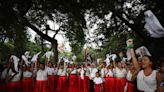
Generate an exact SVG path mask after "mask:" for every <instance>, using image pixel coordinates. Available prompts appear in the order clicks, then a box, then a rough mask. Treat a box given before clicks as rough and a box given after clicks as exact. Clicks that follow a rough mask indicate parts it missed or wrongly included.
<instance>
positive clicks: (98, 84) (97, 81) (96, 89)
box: [93, 77, 103, 92]
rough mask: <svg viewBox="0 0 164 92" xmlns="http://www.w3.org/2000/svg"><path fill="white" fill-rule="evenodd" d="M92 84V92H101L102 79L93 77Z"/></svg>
mask: <svg viewBox="0 0 164 92" xmlns="http://www.w3.org/2000/svg"><path fill="white" fill-rule="evenodd" d="M93 82H94V86H95V87H94V92H101V89H102V83H103V79H102V78H101V77H95V78H94V79H93Z"/></svg>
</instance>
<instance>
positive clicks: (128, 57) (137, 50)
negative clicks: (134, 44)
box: [126, 46, 151, 60]
mask: <svg viewBox="0 0 164 92" xmlns="http://www.w3.org/2000/svg"><path fill="white" fill-rule="evenodd" d="M141 49H143V51H144V53H143V54H144V55H148V56H151V54H150V52H149V51H148V49H147V48H146V47H145V46H141V47H139V48H137V49H136V50H135V53H136V55H139V59H141V57H142V54H141ZM126 55H127V60H130V59H131V54H130V49H128V50H127V52H126Z"/></svg>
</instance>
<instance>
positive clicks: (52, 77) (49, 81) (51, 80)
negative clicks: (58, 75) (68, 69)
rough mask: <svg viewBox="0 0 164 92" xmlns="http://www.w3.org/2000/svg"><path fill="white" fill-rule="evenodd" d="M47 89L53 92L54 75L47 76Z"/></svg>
mask: <svg viewBox="0 0 164 92" xmlns="http://www.w3.org/2000/svg"><path fill="white" fill-rule="evenodd" d="M48 83H49V85H48V89H49V91H50V92H55V78H54V75H48Z"/></svg>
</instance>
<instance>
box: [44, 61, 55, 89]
mask: <svg viewBox="0 0 164 92" xmlns="http://www.w3.org/2000/svg"><path fill="white" fill-rule="evenodd" d="M47 63H48V64H46V67H47V68H46V69H47V72H48V83H49V87H48V88H49V91H50V92H55V85H54V84H55V78H54V73H55V70H54V68H53V64H52V62H47Z"/></svg>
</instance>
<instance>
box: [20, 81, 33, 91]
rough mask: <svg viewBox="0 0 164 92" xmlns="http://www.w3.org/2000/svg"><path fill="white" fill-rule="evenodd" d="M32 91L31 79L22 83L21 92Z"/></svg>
mask: <svg viewBox="0 0 164 92" xmlns="http://www.w3.org/2000/svg"><path fill="white" fill-rule="evenodd" d="M32 91H33V80H32V78H27V79H24V80H23V81H22V92H32Z"/></svg>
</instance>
